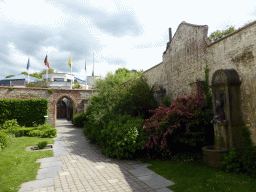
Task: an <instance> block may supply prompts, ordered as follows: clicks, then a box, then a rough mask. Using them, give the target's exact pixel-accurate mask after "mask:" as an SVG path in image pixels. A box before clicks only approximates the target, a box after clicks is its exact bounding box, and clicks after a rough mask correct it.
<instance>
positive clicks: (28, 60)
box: [28, 56, 30, 83]
mask: <svg viewBox="0 0 256 192" xmlns="http://www.w3.org/2000/svg"><path fill="white" fill-rule="evenodd" d="M28 62H29V56H28ZM29 65H30V63H29ZM29 68H30V66H29V67H28V83H29Z"/></svg>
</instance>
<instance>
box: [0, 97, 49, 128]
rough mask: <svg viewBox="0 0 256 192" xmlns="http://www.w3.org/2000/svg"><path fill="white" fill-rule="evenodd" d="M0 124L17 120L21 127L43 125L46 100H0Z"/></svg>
mask: <svg viewBox="0 0 256 192" xmlns="http://www.w3.org/2000/svg"><path fill="white" fill-rule="evenodd" d="M0 109H1V111H0V124H3V123H4V122H5V121H7V120H10V119H17V122H18V124H19V125H21V126H26V127H32V126H33V125H34V124H36V125H39V124H44V122H45V118H44V115H45V114H47V110H48V100H47V99H24V100H23V99H1V100H0Z"/></svg>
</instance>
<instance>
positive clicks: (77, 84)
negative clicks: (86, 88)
mask: <svg viewBox="0 0 256 192" xmlns="http://www.w3.org/2000/svg"><path fill="white" fill-rule="evenodd" d="M74 84H75V85H74V86H73V87H72V89H83V87H82V86H81V85H80V84H79V82H78V81H74Z"/></svg>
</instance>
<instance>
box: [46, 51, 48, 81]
mask: <svg viewBox="0 0 256 192" xmlns="http://www.w3.org/2000/svg"><path fill="white" fill-rule="evenodd" d="M47 53H48V51H47V52H46V55H47ZM47 59H48V57H47ZM46 67H47V68H46V83H47V84H48V66H47V65H46Z"/></svg>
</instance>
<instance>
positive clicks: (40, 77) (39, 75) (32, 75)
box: [21, 71, 42, 79]
mask: <svg viewBox="0 0 256 192" xmlns="http://www.w3.org/2000/svg"><path fill="white" fill-rule="evenodd" d="M21 74H23V75H28V72H26V71H24V72H21ZM29 76H31V77H35V78H38V79H42V74H39V73H32V74H29Z"/></svg>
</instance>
